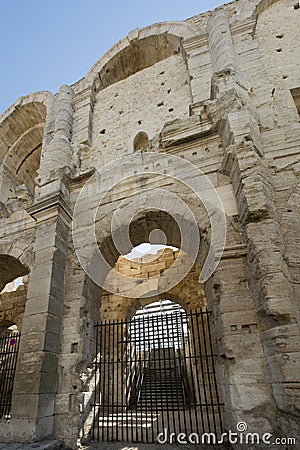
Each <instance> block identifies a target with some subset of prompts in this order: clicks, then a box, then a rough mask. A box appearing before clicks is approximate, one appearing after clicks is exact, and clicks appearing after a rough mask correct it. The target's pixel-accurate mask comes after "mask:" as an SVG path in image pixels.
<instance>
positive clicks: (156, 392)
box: [92, 294, 222, 442]
mask: <svg viewBox="0 0 300 450" xmlns="http://www.w3.org/2000/svg"><path fill="white" fill-rule="evenodd" d="M131 315H132V314H131ZM97 330H98V332H99V334H98V339H97V345H96V346H97V354H98V356H97V363H96V364H97V367H98V372H96V377H95V379H96V380H97V382H96V385H95V392H94V405H96V407H95V406H94V420H93V428H92V430H93V438H94V439H95V440H104V441H115V440H125V441H128V440H129V441H138V442H139V441H142V442H156V441H155V433H156V435H158V434H159V433H162V432H164V429H165V427H167V428H168V431H169V432H175V433H176V432H177V433H179V432H184V433H186V434H188V433H197V434H198V435H199V436H200V435H201V434H202V433H204V432H207V431H209V432H213V433H215V434H216V436H217V435H219V434H220V433H221V432H222V418H221V415H222V413H221V410H222V405H221V402H220V397H219V392H218V387H217V376H216V367H215V366H216V361H215V357H214V351H213V342H212V331H211V324H210V313H209V312H208V311H207V310H206V308H204V309H203V310H202V309H201V308H200V309H199V310H198V311H194V312H192V311H190V312H187V311H186V310H184V309H183V308H182V306H180V305H179V304H178V303H176V302H174V301H171V300H169V299H168V295H167V294H166V296H165V297H164V299H161V300H159V301H156V300H153V299H152V301H150V300H148V301H147V304H146V305H144V306H142V307H140V308H138V309H136V311H135V313H134V314H133V315H132V317H131V318H130V319H129V320H114V319H113V320H106V321H102V322H101V323H100V324H99V325H98V326H97Z"/></svg>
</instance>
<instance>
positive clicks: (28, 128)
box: [0, 92, 51, 216]
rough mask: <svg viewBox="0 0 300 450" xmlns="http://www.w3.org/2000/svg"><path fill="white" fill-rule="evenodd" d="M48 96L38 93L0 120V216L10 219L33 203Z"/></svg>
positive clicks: (18, 103)
mask: <svg viewBox="0 0 300 450" xmlns="http://www.w3.org/2000/svg"><path fill="white" fill-rule="evenodd" d="M50 97H51V94H50V93H47V92H41V93H36V94H31V95H29V96H28V97H24V98H21V99H19V100H18V101H17V102H16V103H15V104H14V105H13V106H12V107H11V108H10V109H9V110H8V111H7V113H6V114H3V115H2V117H3V119H2V121H1V120H0V131H1V135H2V136H3V142H4V143H5V145H2V147H1V149H0V160H1V163H2V167H1V176H0V201H1V204H0V206H1V205H2V208H1V209H0V211H1V212H2V215H3V216H9V215H10V214H12V213H13V212H15V211H18V210H21V209H24V208H26V207H28V206H29V205H30V204H31V203H32V202H33V198H34V192H35V186H36V181H35V180H36V177H37V172H38V169H39V166H40V159H41V152H42V142H43V136H44V126H45V121H46V103H47V102H48V100H49V98H50ZM2 117H1V118H2Z"/></svg>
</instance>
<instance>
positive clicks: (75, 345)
mask: <svg viewBox="0 0 300 450" xmlns="http://www.w3.org/2000/svg"><path fill="white" fill-rule="evenodd" d="M71 353H78V342H75V343H74V344H71Z"/></svg>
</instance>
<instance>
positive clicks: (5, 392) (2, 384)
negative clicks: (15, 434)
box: [0, 334, 20, 419]
mask: <svg viewBox="0 0 300 450" xmlns="http://www.w3.org/2000/svg"><path fill="white" fill-rule="evenodd" d="M19 342H20V334H9V335H6V336H5V335H4V336H0V418H1V417H4V418H6V419H9V417H10V412H11V399H12V390H13V384H14V377H15V371H16V365H17V356H18V350H19Z"/></svg>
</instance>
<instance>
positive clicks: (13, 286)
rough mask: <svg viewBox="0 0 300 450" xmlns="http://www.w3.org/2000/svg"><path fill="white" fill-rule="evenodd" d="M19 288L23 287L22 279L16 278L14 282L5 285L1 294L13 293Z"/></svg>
mask: <svg viewBox="0 0 300 450" xmlns="http://www.w3.org/2000/svg"><path fill="white" fill-rule="evenodd" d="M19 286H24V277H18V278H16V279H15V280H14V281H11V282H10V283H7V285H6V286H5V288H4V289H3V291H2V292H14V291H16V290H17V289H18V287H19Z"/></svg>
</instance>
